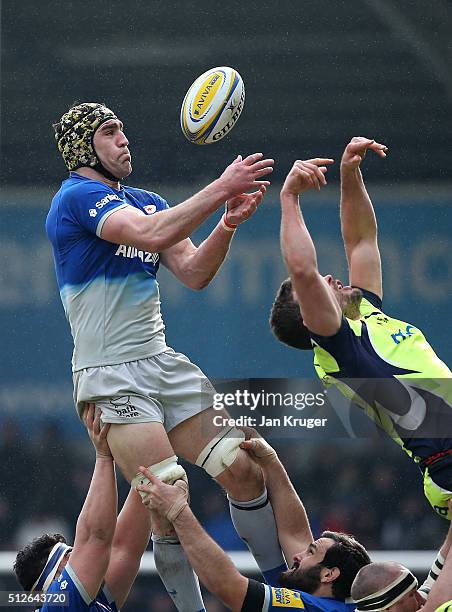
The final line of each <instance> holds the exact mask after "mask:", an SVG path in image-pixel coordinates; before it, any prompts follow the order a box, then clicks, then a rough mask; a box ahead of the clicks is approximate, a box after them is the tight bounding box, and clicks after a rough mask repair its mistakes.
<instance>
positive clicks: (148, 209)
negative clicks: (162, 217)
mask: <svg viewBox="0 0 452 612" xmlns="http://www.w3.org/2000/svg"><path fill="white" fill-rule="evenodd" d="M143 210H144V211H145V212H146V213H147V214H148V215H153V214H154V213H155V211H156V210H157V206H156V205H155V204H148V205H147V206H143Z"/></svg>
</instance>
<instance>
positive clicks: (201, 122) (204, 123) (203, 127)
mask: <svg viewBox="0 0 452 612" xmlns="http://www.w3.org/2000/svg"><path fill="white" fill-rule="evenodd" d="M244 103H245V87H244V85H243V80H242V77H241V76H240V74H239V73H238V72H237V70H234V68H228V67H227V66H221V67H219V68H211V69H210V70H207V72H204V74H202V75H201V76H200V77H198V78H197V79H196V81H195V82H194V83H193V85H192V86H191V87H190V89H189V90H188V91H187V94H186V96H185V98H184V101H183V102H182V108H181V111H180V124H181V127H182V131H183V133H184V135H185V137H186V138H187V139H188V140H189V141H190V142H193V143H194V144H211V143H213V142H217V141H218V140H221V139H222V138H223V137H224V136H226V134H228V133H229V132H230V131H231V130H232V128H233V127H234V125H235V124H236V123H237V119H238V118H239V117H240V114H241V112H242V110H243V105H244Z"/></svg>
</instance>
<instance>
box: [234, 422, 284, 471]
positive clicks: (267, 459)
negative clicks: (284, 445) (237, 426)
mask: <svg viewBox="0 0 452 612" xmlns="http://www.w3.org/2000/svg"><path fill="white" fill-rule="evenodd" d="M241 429H242V431H244V432H245V436H246V440H244V441H243V442H242V443H241V444H240V448H242V449H243V450H244V451H246V452H247V453H248V455H249V457H250V459H252V460H253V461H254V462H255V463H257V464H258V465H260V466H262V467H263V466H265V465H268V464H269V463H273V462H274V461H278V455H277V454H276V451H275V449H274V448H273V447H272V446H270V444H269V443H268V442H267V441H266V440H264V438H262V436H260V435H259V434H258V432H257V431H256V430H255V429H253V428H252V427H241Z"/></svg>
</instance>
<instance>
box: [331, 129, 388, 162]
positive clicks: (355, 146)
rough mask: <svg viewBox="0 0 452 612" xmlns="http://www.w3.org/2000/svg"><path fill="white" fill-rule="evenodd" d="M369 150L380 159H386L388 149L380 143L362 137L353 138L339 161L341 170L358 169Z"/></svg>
mask: <svg viewBox="0 0 452 612" xmlns="http://www.w3.org/2000/svg"><path fill="white" fill-rule="evenodd" d="M369 149H370V150H371V151H374V152H375V153H376V154H377V155H379V156H380V157H386V154H387V152H388V147H387V146H386V145H384V144H381V143H380V142H375V140H371V139H370V138H364V137H363V136H355V137H354V138H352V139H351V141H350V142H349V143H348V145H347V146H346V147H345V151H344V153H343V155H342V159H341V168H342V169H351V170H354V169H356V168H358V167H359V165H360V163H361V162H362V161H363V159H364V157H365V156H366V153H367V151H368V150H369Z"/></svg>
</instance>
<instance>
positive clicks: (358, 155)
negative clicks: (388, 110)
mask: <svg viewBox="0 0 452 612" xmlns="http://www.w3.org/2000/svg"><path fill="white" fill-rule="evenodd" d="M368 150H370V151H374V152H375V153H376V154H377V155H379V156H380V157H386V152H387V150H388V149H387V147H386V146H385V145H384V144H380V143H379V142H375V140H371V139H369V138H363V137H355V138H352V140H351V141H350V142H349V144H348V145H347V146H346V148H345V151H344V153H343V155H342V160H341V225H342V237H343V240H344V246H345V252H346V255H347V261H348V267H349V274H350V285H353V286H355V287H361V288H362V289H367V290H368V291H372V292H373V293H375V294H377V295H378V296H379V297H382V295H383V290H382V279H381V260H380V252H379V250H378V242H377V221H376V218H375V212H374V209H373V206H372V202H371V200H370V197H369V194H368V193H367V190H366V187H365V185H364V181H363V177H362V174H361V170H360V164H361V162H362V160H363V159H364V156H365V155H366V152H367V151H368Z"/></svg>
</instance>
